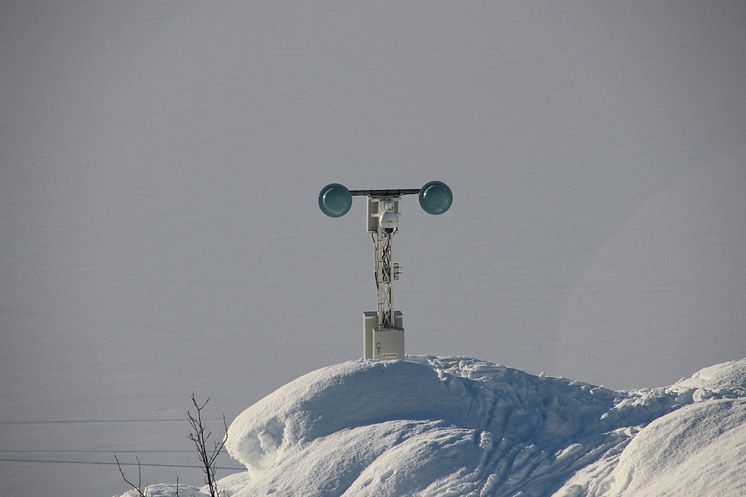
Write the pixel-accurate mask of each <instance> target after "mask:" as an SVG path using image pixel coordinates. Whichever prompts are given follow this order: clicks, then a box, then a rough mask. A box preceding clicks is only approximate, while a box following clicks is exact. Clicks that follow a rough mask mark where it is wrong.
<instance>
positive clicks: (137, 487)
mask: <svg viewBox="0 0 746 497" xmlns="http://www.w3.org/2000/svg"><path fill="white" fill-rule="evenodd" d="M114 460H115V461H116V462H117V468H119V474H120V475H122V478H123V479H124V481H125V482H126V483H127V485H129V486H130V487H132V488H133V489H135V491H136V492H137V495H139V496H140V497H147V496H146V495H145V494H144V493H143V488H142V467H141V465H140V458H138V457H135V460H136V461H137V485H135V484H134V483H132V482H131V481H129V480H128V479H127V476H125V474H124V470H123V469H122V465H121V464H120V463H119V458H118V457H117V455H116V454H114Z"/></svg>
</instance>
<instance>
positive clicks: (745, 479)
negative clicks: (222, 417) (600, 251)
mask: <svg viewBox="0 0 746 497" xmlns="http://www.w3.org/2000/svg"><path fill="white" fill-rule="evenodd" d="M744 392H746V359H744V360H740V361H733V362H729V363H724V364H720V365H717V366H712V367H709V368H706V369H703V370H702V371H700V372H698V373H696V374H694V375H693V376H692V377H690V378H687V379H682V380H680V381H679V382H677V383H676V384H674V385H672V386H670V387H665V388H657V389H642V390H634V391H612V390H609V389H606V388H603V387H598V386H594V385H590V384H588V383H584V382H580V381H575V380H570V379H564V378H551V377H545V376H543V375H542V376H535V375H531V374H528V373H526V372H523V371H520V370H516V369H511V368H508V367H505V366H499V365H496V364H491V363H488V362H484V361H479V360H477V359H473V358H469V357H455V358H436V357H431V356H425V357H411V356H410V357H408V358H407V359H406V360H404V361H391V362H389V361H386V362H374V361H363V360H358V361H350V362H346V363H343V364H338V365H334V366H329V367H326V368H322V369H320V370H318V371H314V372H312V373H309V374H307V375H305V376H302V377H300V378H298V379H297V380H295V381H293V382H291V383H289V384H287V385H285V386H283V387H281V388H280V389H278V390H277V391H275V392H274V393H272V394H270V395H268V396H267V397H265V398H264V399H262V400H260V401H259V402H257V403H256V404H255V405H253V406H251V407H250V408H248V409H247V410H245V411H244V412H243V413H242V414H241V415H239V416H238V417H237V418H236V420H235V421H234V422H233V423H232V424H231V426H230V429H229V432H228V443H227V444H226V448H227V449H228V451H229V453H230V455H231V456H232V457H233V458H235V459H236V460H238V461H240V462H241V463H242V464H244V465H245V466H246V468H247V471H246V472H244V473H238V474H234V475H231V476H229V477H227V478H224V479H223V480H221V481H220V482H219V483H220V485H221V489H224V490H225V491H226V493H227V494H228V495H230V496H232V497H258V496H262V497H265V496H270V495H271V496H274V497H281V496H303V497H339V496H344V497H352V496H355V497H365V496H371V497H372V496H376V497H387V496H390V497H407V496H412V497H414V496H417V497H425V496H433V497H436V496H437V497H455V496H464V497H488V496H489V497H501V496H505V497H529V496H530V497H539V496H547V497H550V496H551V497H583V496H585V497H601V496H608V497H612V496H613V497H631V496H634V497H644V496H662V495H676V496H687V495H692V496H695V495H696V496H698V497H702V496H718V497H723V496H725V497H729V496H734V497H735V496H739V495H746V473H744V471H743V470H744V468H746V395H744ZM158 490H159V491H161V492H164V493H162V494H160V493H159V494H158V495H167V492H166V491H165V490H166V489H164V488H159V489H158ZM203 491H204V490H203Z"/></svg>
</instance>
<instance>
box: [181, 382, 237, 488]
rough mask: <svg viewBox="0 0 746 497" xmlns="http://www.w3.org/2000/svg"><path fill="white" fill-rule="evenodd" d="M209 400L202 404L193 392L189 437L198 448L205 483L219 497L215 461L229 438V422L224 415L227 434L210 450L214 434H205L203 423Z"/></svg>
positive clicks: (189, 415) (189, 414)
mask: <svg viewBox="0 0 746 497" xmlns="http://www.w3.org/2000/svg"><path fill="white" fill-rule="evenodd" d="M209 401H210V399H207V400H206V401H205V402H203V403H202V404H200V403H198V402H197V399H196V398H195V397H194V394H193V393H192V404H193V405H194V409H195V414H192V413H191V411H187V418H188V420H189V425H190V426H191V428H192V431H191V432H189V435H188V436H187V438H189V440H191V441H192V442H193V443H194V446H195V448H196V449H197V456H198V458H199V461H200V463H201V464H202V472H203V473H204V474H205V484H207V487H208V489H209V491H210V497H219V494H220V492H219V490H218V485H217V481H216V479H215V461H216V460H217V458H218V456H219V455H220V452H221V451H222V450H223V447H224V446H225V442H226V441H227V440H228V423H227V422H226V420H225V415H223V427H224V428H225V435H223V438H222V439H221V441H220V442H213V446H212V450H208V448H207V442H208V440H209V439H210V437H211V436H212V432H207V434H205V426H204V424H203V423H202V410H203V409H204V408H205V406H206V405H207V403H208V402H209Z"/></svg>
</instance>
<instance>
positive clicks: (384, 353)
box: [363, 311, 404, 360]
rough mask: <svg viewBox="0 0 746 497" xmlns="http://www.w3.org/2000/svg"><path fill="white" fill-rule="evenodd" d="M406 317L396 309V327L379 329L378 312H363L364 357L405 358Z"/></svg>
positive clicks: (381, 358)
mask: <svg viewBox="0 0 746 497" xmlns="http://www.w3.org/2000/svg"><path fill="white" fill-rule="evenodd" d="M403 324H404V319H403V316H402V313H401V311H394V325H395V326H396V328H381V329H378V314H377V313H376V312H375V311H366V312H364V313H363V358H364V359H377V360H389V359H391V360H393V359H404V326H403Z"/></svg>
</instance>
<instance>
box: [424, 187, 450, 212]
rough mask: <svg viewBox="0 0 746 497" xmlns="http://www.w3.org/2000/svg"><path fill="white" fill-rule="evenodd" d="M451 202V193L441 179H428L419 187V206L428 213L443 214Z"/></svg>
mask: <svg viewBox="0 0 746 497" xmlns="http://www.w3.org/2000/svg"><path fill="white" fill-rule="evenodd" d="M452 203H453V193H452V192H451V189H450V188H448V185H446V184H445V183H443V182H441V181H430V182H429V183H426V184H425V186H423V187H422V188H420V207H422V209H423V210H424V211H425V212H427V213H428V214H433V215H438V214H443V213H444V212H445V211H447V210H448V209H449V208H450V207H451V204H452Z"/></svg>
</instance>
